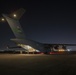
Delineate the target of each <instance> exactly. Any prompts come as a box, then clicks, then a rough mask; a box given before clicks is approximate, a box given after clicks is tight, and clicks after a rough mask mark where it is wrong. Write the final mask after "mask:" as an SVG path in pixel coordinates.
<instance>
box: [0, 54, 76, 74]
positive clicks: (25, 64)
mask: <svg viewBox="0 0 76 75" xmlns="http://www.w3.org/2000/svg"><path fill="white" fill-rule="evenodd" d="M0 75H76V54H74V55H73V54H71V55H70V54H69V55H68V54H64V55H45V54H30V55H29V54H0Z"/></svg>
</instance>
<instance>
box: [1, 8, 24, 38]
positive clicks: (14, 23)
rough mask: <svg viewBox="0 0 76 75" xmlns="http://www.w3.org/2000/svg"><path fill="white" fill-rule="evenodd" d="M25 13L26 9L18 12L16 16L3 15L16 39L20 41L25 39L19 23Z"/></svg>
mask: <svg viewBox="0 0 76 75" xmlns="http://www.w3.org/2000/svg"><path fill="white" fill-rule="evenodd" d="M23 13H24V9H19V10H18V11H16V12H15V14H14V16H9V15H5V14H2V15H3V17H4V18H5V19H6V21H7V22H8V24H9V26H10V28H11V29H12V31H13V33H14V35H15V36H16V38H19V39H24V38H25V35H24V32H23V30H22V28H21V25H20V23H19V19H20V18H21V16H22V15H23ZM16 14H17V15H16Z"/></svg>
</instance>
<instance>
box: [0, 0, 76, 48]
mask: <svg viewBox="0 0 76 75" xmlns="http://www.w3.org/2000/svg"><path fill="white" fill-rule="evenodd" d="M19 8H24V9H25V10H26V13H25V14H24V15H23V16H22V18H21V19H20V23H21V26H22V28H23V30H24V32H25V35H26V37H27V38H30V39H32V40H35V41H39V42H42V43H50V44H51V43H67V44H70V43H71V44H76V2H73V1H72V2H71V1H70V0H66V1H62V0H60V1H57V0H56V1H55V0H54V1H48V0H46V1H39V0H38V1H37V0H35V1H34V0H30V1H29V0H20V1H19V0H18V1H17V0H15V1H14V0H10V1H8V0H6V1H5V0H4V1H3V0H2V1H1V0H0V14H2V13H6V14H9V13H12V12H13V11H15V10H17V9H19ZM0 17H2V15H0ZM11 38H15V36H14V34H13V32H12V31H11V29H10V27H9V25H8V23H7V22H5V23H2V22H0V48H2V47H5V46H6V45H7V44H8V45H13V42H12V41H10V39H11Z"/></svg>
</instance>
